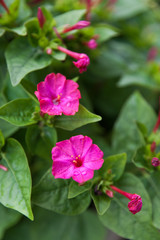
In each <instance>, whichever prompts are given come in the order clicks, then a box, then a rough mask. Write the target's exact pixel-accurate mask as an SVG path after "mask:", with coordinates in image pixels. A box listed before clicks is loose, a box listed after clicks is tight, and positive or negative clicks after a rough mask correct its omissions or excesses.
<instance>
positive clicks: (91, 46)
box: [86, 38, 98, 49]
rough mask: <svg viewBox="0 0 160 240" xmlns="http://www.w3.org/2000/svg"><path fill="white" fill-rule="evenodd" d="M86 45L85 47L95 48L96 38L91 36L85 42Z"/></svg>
mask: <svg viewBox="0 0 160 240" xmlns="http://www.w3.org/2000/svg"><path fill="white" fill-rule="evenodd" d="M86 45H87V47H88V48H90V49H95V48H97V46H98V44H97V42H96V40H95V39H93V38H92V39H91V40H89V42H87V43H86Z"/></svg>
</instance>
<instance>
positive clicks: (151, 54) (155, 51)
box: [147, 47, 158, 62]
mask: <svg viewBox="0 0 160 240" xmlns="http://www.w3.org/2000/svg"><path fill="white" fill-rule="evenodd" d="M157 54H158V49H157V48H156V47H152V48H150V50H149V52H148V56H147V61H148V62H149V61H153V60H154V59H155V58H156V56H157Z"/></svg>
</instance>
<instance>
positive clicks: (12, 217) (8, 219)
mask: <svg viewBox="0 0 160 240" xmlns="http://www.w3.org/2000/svg"><path fill="white" fill-rule="evenodd" d="M0 216H1V217H0V239H2V237H3V235H4V232H5V231H6V230H7V229H8V228H10V227H11V226H13V225H14V224H16V223H17V221H18V220H19V218H20V217H21V215H20V214H19V213H18V212H16V211H13V210H11V209H8V208H6V207H3V205H1V204H0Z"/></svg>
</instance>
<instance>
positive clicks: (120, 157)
mask: <svg viewBox="0 0 160 240" xmlns="http://www.w3.org/2000/svg"><path fill="white" fill-rule="evenodd" d="M126 161H127V156H126V153H121V154H117V155H113V156H110V157H107V158H105V159H104V163H103V166H102V167H101V169H100V170H99V171H98V173H99V174H100V175H101V176H102V175H106V174H107V172H108V170H111V174H113V180H115V181H116V180H118V179H119V178H120V177H121V176H122V174H123V172H124V169H125V165H126Z"/></svg>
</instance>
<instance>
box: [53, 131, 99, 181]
mask: <svg viewBox="0 0 160 240" xmlns="http://www.w3.org/2000/svg"><path fill="white" fill-rule="evenodd" d="M52 159H53V167H52V174H53V176H54V177H55V178H63V179H68V178H71V177H72V178H73V180H75V181H76V182H78V183H80V184H83V183H84V182H86V181H88V180H89V179H91V178H93V175H94V170H98V169H100V168H101V167H102V164H103V162H104V160H103V152H102V151H101V150H100V148H99V147H98V146H97V145H96V144H93V143H92V139H91V138H89V137H87V136H83V135H77V136H74V137H71V138H70V139H69V140H64V141H61V142H58V143H56V147H54V148H53V149H52Z"/></svg>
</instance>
